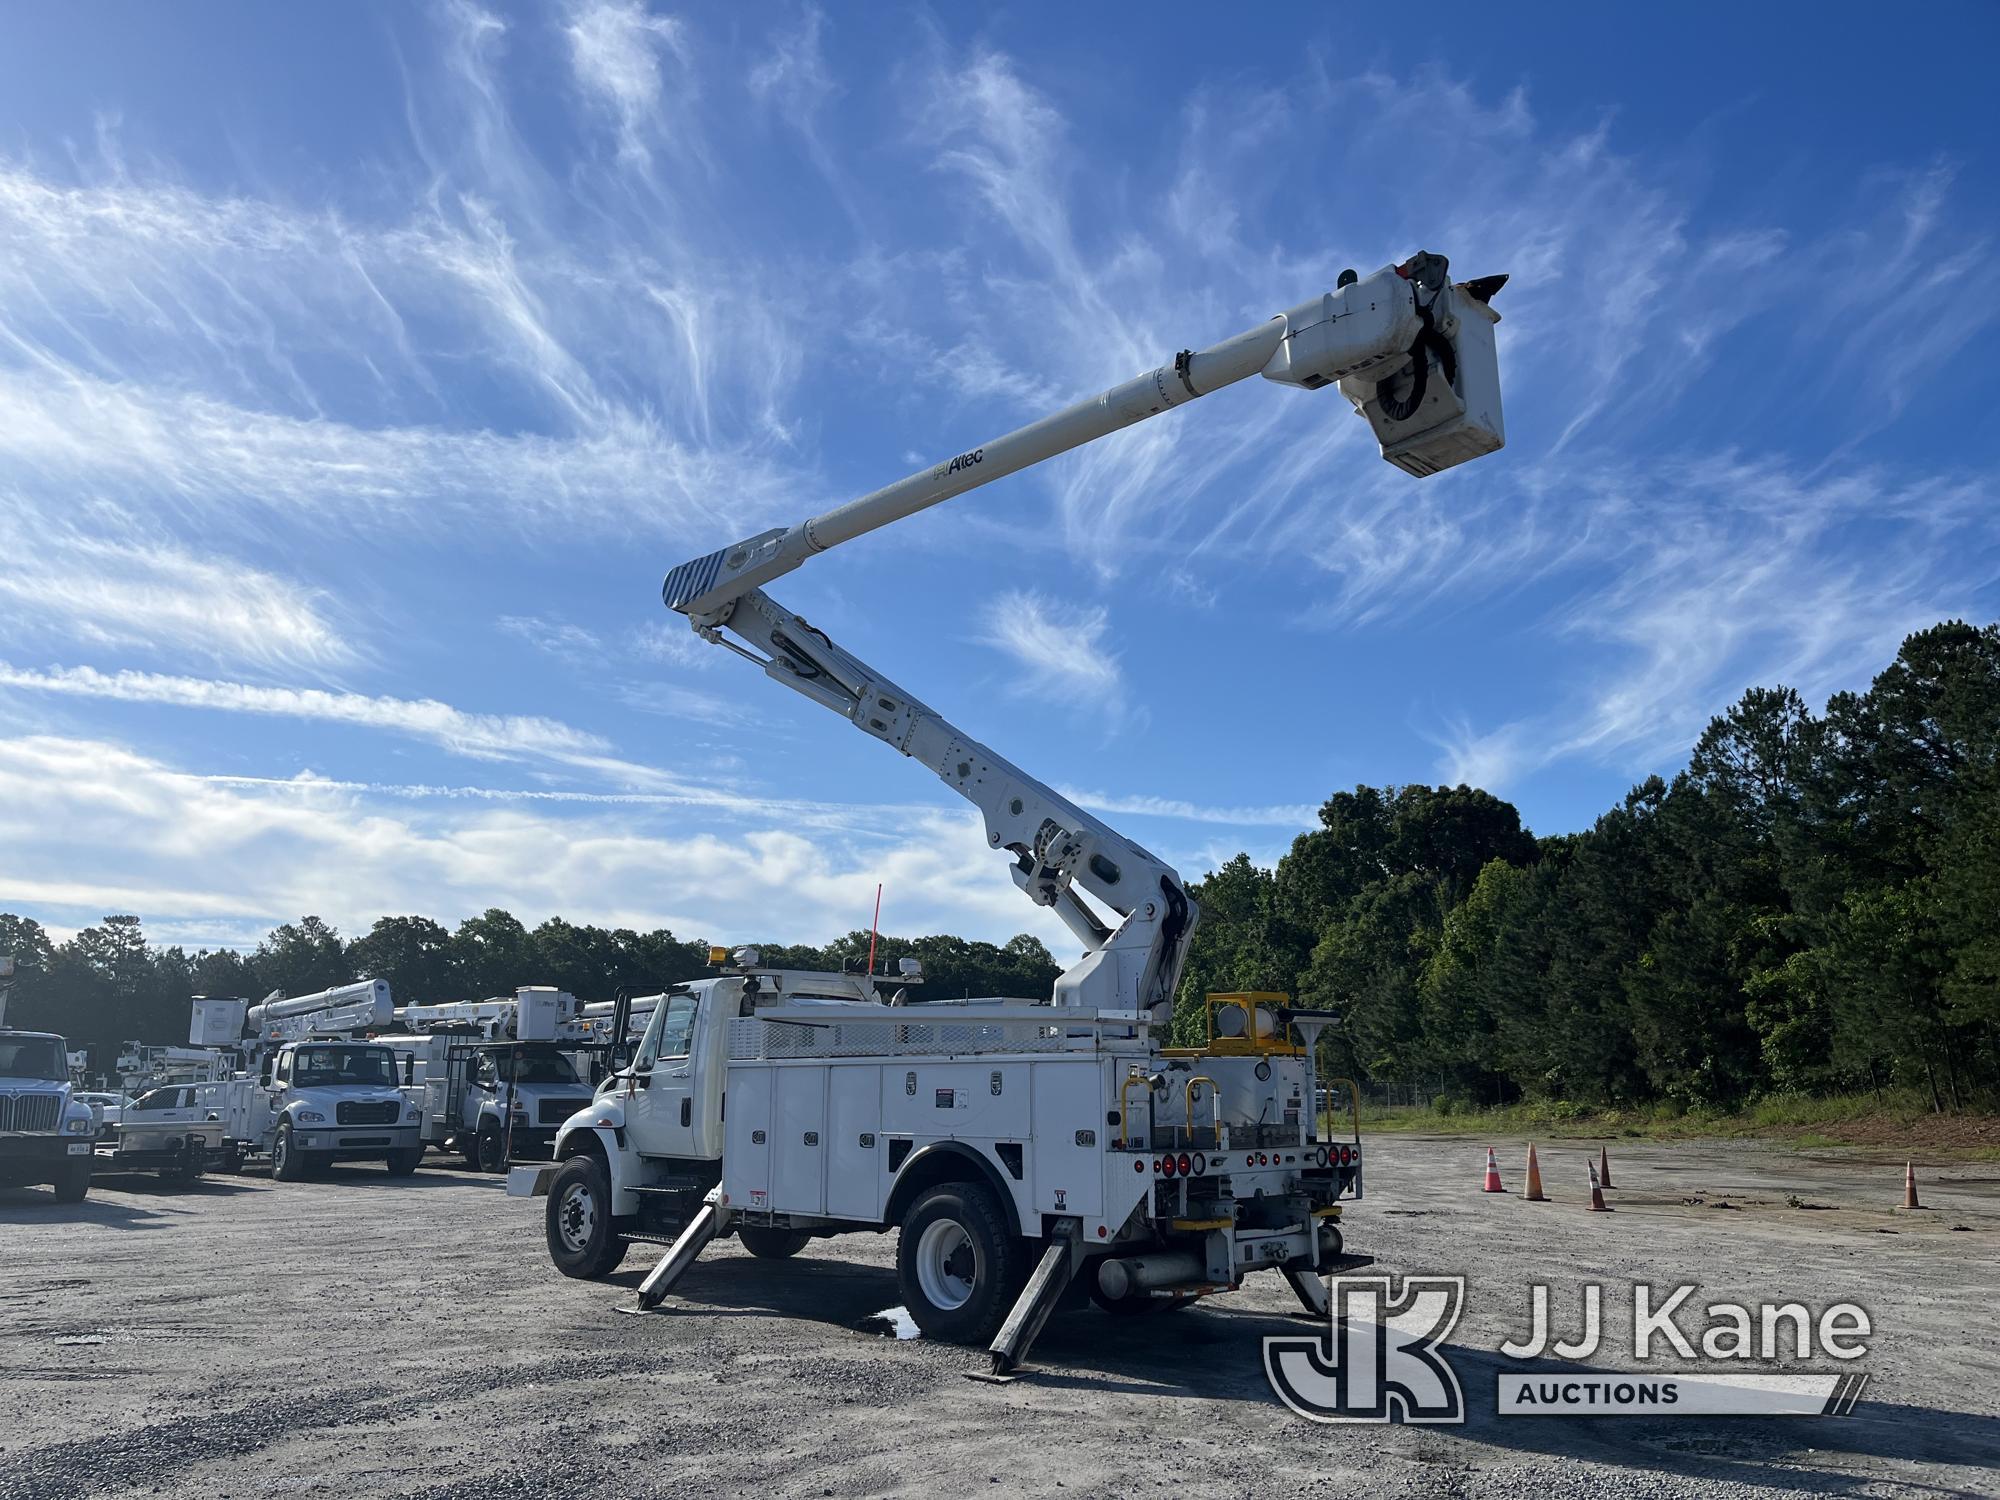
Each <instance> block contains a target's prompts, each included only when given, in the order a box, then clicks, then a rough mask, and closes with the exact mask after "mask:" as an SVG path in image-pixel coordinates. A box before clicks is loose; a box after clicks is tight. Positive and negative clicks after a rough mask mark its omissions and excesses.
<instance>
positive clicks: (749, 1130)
mask: <svg viewBox="0 0 2000 1500" xmlns="http://www.w3.org/2000/svg"><path fill="white" fill-rule="evenodd" d="M776 1073H777V1069H776V1068H773V1067H771V1066H770V1065H769V1064H768V1063H753V1064H748V1065H742V1066H731V1068H730V1069H729V1077H728V1085H727V1086H728V1090H729V1092H728V1094H727V1095H726V1096H725V1098H726V1100H727V1102H726V1104H725V1105H724V1107H723V1116H724V1120H723V1148H722V1191H723V1192H724V1193H725V1194H727V1195H728V1198H729V1204H730V1206H731V1207H732V1208H744V1209H750V1210H752V1211H754V1212H762V1211H764V1210H766V1209H768V1208H770V1206H771V1092H772V1087H771V1086H772V1080H773V1078H774V1076H775V1075H776Z"/></svg>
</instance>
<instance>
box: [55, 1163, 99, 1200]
mask: <svg viewBox="0 0 2000 1500" xmlns="http://www.w3.org/2000/svg"><path fill="white" fill-rule="evenodd" d="M52 1186H53V1187H54V1188H55V1190H56V1202H58V1203H81V1202H83V1200H84V1197H85V1196H86V1195H87V1194H88V1193H89V1192H90V1163H89V1162H83V1163H80V1164H76V1163H70V1162H65V1163H64V1164H63V1169H62V1172H61V1174H60V1175H58V1176H57V1178H56V1180H55V1182H54V1183H53V1184H52Z"/></svg>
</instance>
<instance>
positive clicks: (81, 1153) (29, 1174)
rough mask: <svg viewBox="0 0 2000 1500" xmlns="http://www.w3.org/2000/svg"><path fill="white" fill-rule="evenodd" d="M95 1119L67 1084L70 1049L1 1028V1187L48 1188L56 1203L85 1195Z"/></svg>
mask: <svg viewBox="0 0 2000 1500" xmlns="http://www.w3.org/2000/svg"><path fill="white" fill-rule="evenodd" d="M96 1135H97V1117H96V1115H95V1114H94V1113H93V1112H92V1110H91V1108H90V1106H89V1105H88V1104H85V1103H84V1102H83V1101H82V1100H80V1099H78V1098H77V1097H76V1091H75V1089H74V1087H73V1086H72V1085H71V1083H70V1076H69V1047H68V1044H67V1043H65V1042H64V1041H63V1039H62V1038H61V1037H60V1036H57V1035H56V1034H55V1033H53V1032H47V1031H16V1030H13V1029H11V1028H8V1027H6V1026H4V1025H0V1187H30V1186H33V1185H35V1184H37V1183H47V1184H48V1185H49V1186H50V1187H52V1188H54V1189H55V1193H56V1201H57V1202H58V1203H81V1202H82V1201H83V1199H84V1196H85V1195H86V1194H87V1193H88V1192H89V1191H90V1166H91V1149H92V1144H93V1141H94V1139H95V1137H96Z"/></svg>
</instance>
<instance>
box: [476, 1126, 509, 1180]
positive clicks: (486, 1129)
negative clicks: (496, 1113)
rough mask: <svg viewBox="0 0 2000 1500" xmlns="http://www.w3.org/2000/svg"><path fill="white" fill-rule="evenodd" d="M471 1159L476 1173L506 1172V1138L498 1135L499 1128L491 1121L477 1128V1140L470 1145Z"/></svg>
mask: <svg viewBox="0 0 2000 1500" xmlns="http://www.w3.org/2000/svg"><path fill="white" fill-rule="evenodd" d="M472 1158H473V1165H474V1167H475V1168H476V1169H477V1170H478V1171H481V1172H504V1171H506V1170H507V1138H506V1137H505V1136H503V1135H501V1134H500V1127H499V1126H498V1125H496V1124H494V1123H493V1122H492V1121H491V1120H488V1121H487V1122H486V1123H485V1124H484V1125H481V1126H480V1127H479V1139H478V1140H476V1141H474V1142H473V1145H472Z"/></svg>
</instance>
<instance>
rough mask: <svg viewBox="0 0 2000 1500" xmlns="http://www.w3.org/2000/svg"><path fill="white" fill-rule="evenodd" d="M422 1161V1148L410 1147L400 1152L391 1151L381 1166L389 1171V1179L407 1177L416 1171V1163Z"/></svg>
mask: <svg viewBox="0 0 2000 1500" xmlns="http://www.w3.org/2000/svg"><path fill="white" fill-rule="evenodd" d="M423 1159H424V1148H423V1147H422V1146H411V1147H408V1148H407V1149H405V1150H402V1151H392V1152H390V1153H389V1157H388V1160H386V1161H385V1162H384V1163H383V1165H384V1166H386V1167H387V1168H388V1169H389V1175H390V1176H391V1177H408V1176H409V1175H410V1174H411V1173H412V1172H414V1171H416V1170H417V1163H418V1162H420V1161H422V1160H423Z"/></svg>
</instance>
